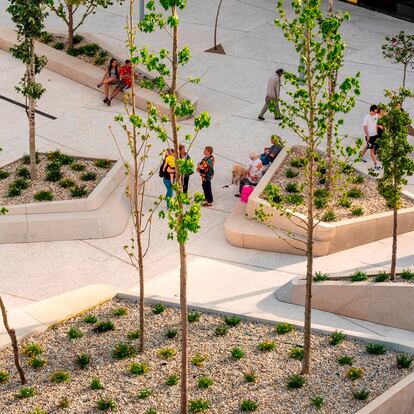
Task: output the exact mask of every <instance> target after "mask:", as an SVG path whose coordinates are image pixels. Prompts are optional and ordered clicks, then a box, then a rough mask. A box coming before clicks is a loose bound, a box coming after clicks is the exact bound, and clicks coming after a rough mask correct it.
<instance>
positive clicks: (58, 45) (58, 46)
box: [53, 42, 65, 50]
mask: <svg viewBox="0 0 414 414" xmlns="http://www.w3.org/2000/svg"><path fill="white" fill-rule="evenodd" d="M53 47H54V48H55V49H56V50H63V49H64V48H65V44H64V43H63V42H56V43H55V44H54V45H53Z"/></svg>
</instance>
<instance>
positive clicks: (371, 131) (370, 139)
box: [361, 105, 381, 170]
mask: <svg viewBox="0 0 414 414" xmlns="http://www.w3.org/2000/svg"><path fill="white" fill-rule="evenodd" d="M377 110H378V107H377V105H371V107H370V108H369V114H367V115H365V117H364V122H363V124H362V126H363V128H364V135H365V141H366V144H365V147H364V150H363V151H362V153H361V159H362V161H363V162H367V160H366V159H365V158H364V155H365V153H366V152H367V151H368V150H369V152H370V155H371V159H372V161H373V163H374V167H375V169H376V170H379V169H381V166H380V165H379V163H378V160H377V156H376V155H375V143H376V141H377V139H378V126H377V122H378V114H377Z"/></svg>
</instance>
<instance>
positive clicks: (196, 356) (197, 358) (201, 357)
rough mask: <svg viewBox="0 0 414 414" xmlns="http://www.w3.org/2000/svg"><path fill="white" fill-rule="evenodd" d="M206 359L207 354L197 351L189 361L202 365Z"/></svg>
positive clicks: (198, 365) (195, 364) (197, 365)
mask: <svg viewBox="0 0 414 414" xmlns="http://www.w3.org/2000/svg"><path fill="white" fill-rule="evenodd" d="M207 359H208V355H207V354H200V353H199V352H197V353H196V354H194V356H193V357H192V358H191V363H192V364H193V365H194V366H196V367H202V366H203V365H204V362H206V361H207Z"/></svg>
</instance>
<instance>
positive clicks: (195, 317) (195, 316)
mask: <svg viewBox="0 0 414 414" xmlns="http://www.w3.org/2000/svg"><path fill="white" fill-rule="evenodd" d="M200 318H201V313H200V312H197V311H193V312H190V313H189V314H188V315H187V319H188V322H189V323H194V322H198V321H199V320H200Z"/></svg>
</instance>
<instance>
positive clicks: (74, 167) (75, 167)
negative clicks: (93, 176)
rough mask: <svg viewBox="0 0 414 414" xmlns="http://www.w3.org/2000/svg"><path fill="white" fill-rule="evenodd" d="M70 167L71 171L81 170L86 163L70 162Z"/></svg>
mask: <svg viewBox="0 0 414 414" xmlns="http://www.w3.org/2000/svg"><path fill="white" fill-rule="evenodd" d="M70 168H71V170H73V171H83V170H84V169H85V168H86V165H84V164H81V163H79V162H77V163H74V164H72V165H71V166H70Z"/></svg>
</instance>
